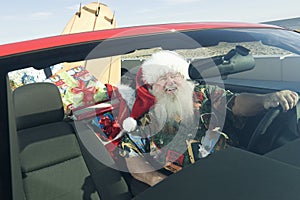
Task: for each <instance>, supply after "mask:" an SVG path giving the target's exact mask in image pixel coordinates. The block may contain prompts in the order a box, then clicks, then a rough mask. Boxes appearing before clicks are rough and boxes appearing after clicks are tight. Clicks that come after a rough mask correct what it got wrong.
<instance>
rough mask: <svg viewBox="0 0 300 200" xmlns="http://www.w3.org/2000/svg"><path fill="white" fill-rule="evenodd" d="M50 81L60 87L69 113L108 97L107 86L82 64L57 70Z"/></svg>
mask: <svg viewBox="0 0 300 200" xmlns="http://www.w3.org/2000/svg"><path fill="white" fill-rule="evenodd" d="M49 81H50V82H53V83H54V84H55V85H56V86H57V87H58V88H59V91H60V93H61V96H62V100H63V104H64V107H65V111H66V113H67V114H71V113H72V114H74V113H73V112H74V111H78V110H82V109H84V108H87V107H89V106H93V105H95V104H97V103H99V102H102V101H105V100H107V99H108V95H107V89H106V86H105V85H104V84H103V83H101V82H100V81H98V80H97V79H96V78H95V77H94V76H93V75H92V74H91V73H89V72H88V71H87V70H86V69H85V68H84V67H82V66H77V67H74V68H71V69H69V70H66V71H60V72H57V73H56V74H54V75H53V76H51V77H50V78H49ZM78 113H79V112H78ZM82 114H83V113H82V112H81V113H80V115H82ZM79 117H80V116H79Z"/></svg>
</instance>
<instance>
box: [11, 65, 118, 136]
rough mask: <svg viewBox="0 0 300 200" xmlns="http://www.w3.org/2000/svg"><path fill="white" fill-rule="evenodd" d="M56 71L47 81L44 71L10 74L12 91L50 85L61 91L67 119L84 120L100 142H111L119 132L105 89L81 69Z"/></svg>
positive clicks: (59, 69)
mask: <svg viewBox="0 0 300 200" xmlns="http://www.w3.org/2000/svg"><path fill="white" fill-rule="evenodd" d="M55 67H56V68H52V73H53V75H52V76H51V77H49V78H46V76H45V74H44V71H43V70H35V69H33V68H32V69H30V68H28V69H24V70H20V71H15V72H11V73H9V79H10V85H11V88H12V89H13V90H14V89H16V88H17V87H20V86H21V85H25V84H30V83H34V82H50V83H53V84H55V85H56V86H57V87H58V89H59V91H60V94H61V97H62V101H63V105H64V109H65V113H66V117H70V118H72V119H74V120H86V121H88V123H90V124H89V125H90V127H91V128H93V130H94V131H95V132H96V133H97V135H98V136H99V137H100V138H101V139H102V140H104V141H105V140H106V141H107V140H111V139H113V137H115V136H116V135H117V134H118V133H119V132H120V131H121V128H120V126H119V124H118V123H117V121H116V120H115V119H114V117H113V115H112V113H111V111H112V106H111V105H110V104H109V97H108V92H107V88H106V85H105V84H103V83H101V82H100V81H98V80H97V79H96V78H95V77H94V76H93V75H92V74H91V73H89V72H88V71H87V70H86V69H85V68H84V67H83V66H76V67H73V68H70V69H68V70H61V67H59V66H55ZM55 72H56V73H55ZM104 102H108V103H104ZM103 105H104V106H103Z"/></svg>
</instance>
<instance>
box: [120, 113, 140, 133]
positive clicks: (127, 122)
mask: <svg viewBox="0 0 300 200" xmlns="http://www.w3.org/2000/svg"><path fill="white" fill-rule="evenodd" d="M122 126H123V129H124V130H125V131H127V132H131V131H134V130H135V129H136V127H137V122H136V120H135V119H133V118H132V117H127V118H126V119H124V121H123V124H122Z"/></svg>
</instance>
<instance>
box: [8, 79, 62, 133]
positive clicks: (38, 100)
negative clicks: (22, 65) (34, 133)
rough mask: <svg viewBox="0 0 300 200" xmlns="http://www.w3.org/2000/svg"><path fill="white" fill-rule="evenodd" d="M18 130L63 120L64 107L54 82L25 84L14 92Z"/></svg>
mask: <svg viewBox="0 0 300 200" xmlns="http://www.w3.org/2000/svg"><path fill="white" fill-rule="evenodd" d="M13 103H14V108H15V116H16V124H17V130H21V129H25V128H31V127H34V126H39V125H42V124H47V123H52V122H57V121H61V120H63V118H64V108H63V104H62V99H61V96H60V93H59V90H58V88H57V86H56V85H54V84H52V83H32V84H28V85H23V86H21V87H19V88H17V89H15V91H14V92H13Z"/></svg>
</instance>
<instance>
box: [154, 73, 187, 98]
mask: <svg viewBox="0 0 300 200" xmlns="http://www.w3.org/2000/svg"><path fill="white" fill-rule="evenodd" d="M183 81H184V77H183V75H181V74H180V73H175V72H168V73H166V74H165V75H163V76H161V77H160V78H158V80H157V81H156V82H155V83H154V84H153V88H155V90H156V91H157V92H159V93H162V94H168V95H175V94H176V93H177V91H178V89H179V88H180V87H181V86H182V83H183Z"/></svg>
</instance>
